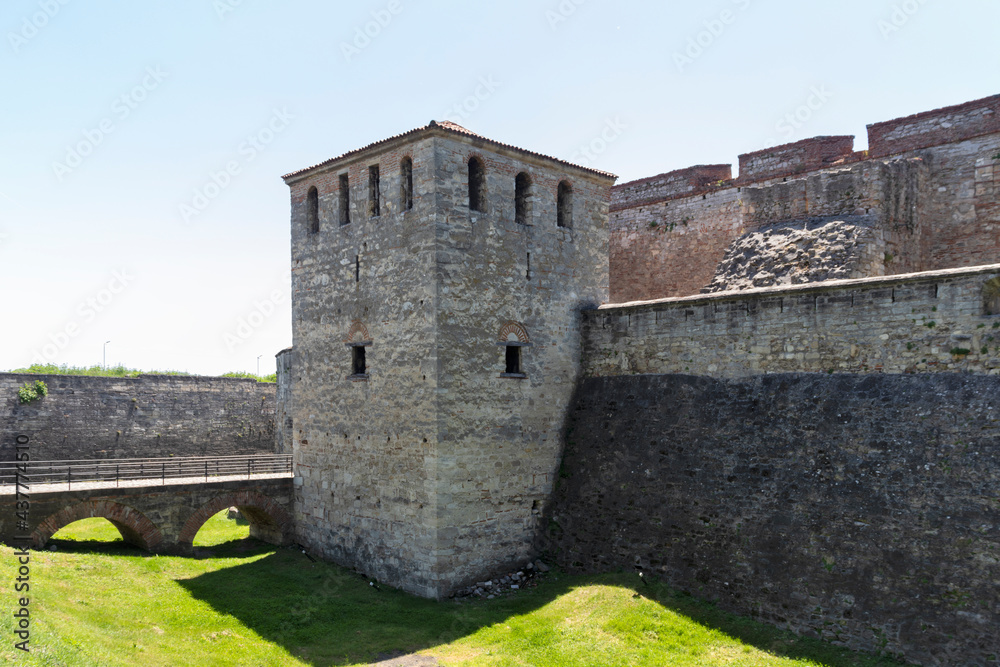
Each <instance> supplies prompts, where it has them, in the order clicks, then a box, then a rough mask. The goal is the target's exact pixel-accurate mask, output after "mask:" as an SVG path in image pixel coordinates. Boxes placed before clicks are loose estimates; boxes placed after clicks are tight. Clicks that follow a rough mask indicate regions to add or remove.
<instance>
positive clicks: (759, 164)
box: [739, 136, 854, 183]
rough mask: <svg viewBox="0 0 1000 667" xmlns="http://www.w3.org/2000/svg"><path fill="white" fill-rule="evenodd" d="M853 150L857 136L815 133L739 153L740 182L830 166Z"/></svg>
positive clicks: (761, 179) (752, 181) (750, 181)
mask: <svg viewBox="0 0 1000 667" xmlns="http://www.w3.org/2000/svg"><path fill="white" fill-rule="evenodd" d="M853 154H854V137H852V136H839V137H813V138H812V139H805V140H803V141H797V142H795V143H792V144H785V145H783V146H775V147H774V148H765V149H763V150H759V151H755V152H753V153H745V154H743V155H741V156H740V177H739V181H740V182H741V183H756V182H760V181H764V180H767V179H772V178H782V177H785V176H791V175H793V174H802V173H805V172H808V171H816V170H818V169H823V168H826V167H829V166H830V165H832V164H833V163H834V162H837V161H838V160H841V161H842V160H845V159H847V158H850V157H851V156H853Z"/></svg>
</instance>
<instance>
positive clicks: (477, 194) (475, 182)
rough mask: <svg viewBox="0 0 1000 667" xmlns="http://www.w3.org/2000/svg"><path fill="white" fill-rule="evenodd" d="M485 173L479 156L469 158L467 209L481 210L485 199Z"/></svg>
mask: <svg viewBox="0 0 1000 667" xmlns="http://www.w3.org/2000/svg"><path fill="white" fill-rule="evenodd" d="M485 194H486V193H485V175H484V173H483V163H482V162H480V161H479V158H471V159H470V160H469V210H470V211H478V212H480V213H482V212H483V205H484V203H485V202H484V201H483V200H484V199H485Z"/></svg>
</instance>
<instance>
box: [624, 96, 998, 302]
mask: <svg viewBox="0 0 1000 667" xmlns="http://www.w3.org/2000/svg"><path fill="white" fill-rule="evenodd" d="M998 117H1000V96H996V97H990V98H986V99H983V100H977V101H975V102H969V103H967V104H963V105H958V106H955V107H948V108H945V109H940V110H937V111H931V112H927V113H924V114H918V115H916V116H911V117H909V118H903V119H898V120H894V121H888V122H886V123H878V124H875V125H871V126H869V147H870V148H869V150H868V151H867V152H862V153H859V152H853V148H852V146H853V138H852V137H817V138H814V139H807V140H804V141H800V142H797V143H794V144H788V145H786V146H778V147H775V148H771V149H766V150H763V151H757V152H755V153H750V154H746V155H741V156H740V175H739V177H738V178H735V179H733V178H730V177H729V176H727V173H728V171H729V167H728V165H713V166H711V167H694V168H691V169H685V170H680V171H677V172H671V173H668V174H661V175H660V176H656V177H653V178H647V179H643V180H641V181H635V182H632V183H625V184H622V185H619V186H616V187H615V188H614V191H613V194H612V201H613V205H612V212H611V220H610V230H611V247H610V263H611V286H610V289H611V300H612V302H618V303H621V302H626V301H635V300H641V299H655V298H662V297H668V296H686V295H689V294H695V293H697V292H698V291H699V290H700V289H701V288H703V287H705V286H706V285H708V284H709V283H710V282H711V281H712V279H713V276H714V274H715V270H716V266H717V265H718V264H719V263H720V262H721V261H722V260H723V257H724V255H725V253H726V251H727V249H728V248H729V246H730V244H731V243H733V242H734V241H737V240H738V239H739V238H740V237H741V236H743V235H745V234H747V233H750V232H753V231H756V230H758V229H761V228H762V227H765V226H767V225H773V224H777V223H784V222H788V221H793V220H804V219H808V218H819V217H831V216H833V217H840V216H868V217H870V218H871V219H872V220H873V221H874V225H873V228H874V229H875V230H876V232H877V236H876V239H877V240H878V241H879V242H881V243H884V244H885V248H884V249H883V257H884V259H885V261H884V266H883V267H878V266H873V267H872V270H873V271H875V273H872V274H869V275H896V274H903V273H912V272H917V271H937V270H940V269H948V268H954V267H960V266H978V265H983V264H991V263H996V262H1000V233H997V232H998V231H1000V199H998V195H1000V192H997V189H996V183H997V181H998V180H1000V160H997V158H998V157H1000V121H998ZM712 177H718V179H717V180H711V179H712Z"/></svg>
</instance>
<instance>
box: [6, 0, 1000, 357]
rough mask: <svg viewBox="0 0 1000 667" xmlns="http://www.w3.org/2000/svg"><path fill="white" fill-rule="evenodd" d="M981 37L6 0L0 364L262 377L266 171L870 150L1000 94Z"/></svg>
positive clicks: (573, 6)
mask: <svg viewBox="0 0 1000 667" xmlns="http://www.w3.org/2000/svg"><path fill="white" fill-rule="evenodd" d="M379 20H380V22H379ZM997 26H1000V6H998V4H997V3H996V2H995V0H994V1H987V0H967V1H964V2H950V3H945V2H943V1H941V0H925V1H924V2H919V1H918V0H909V1H908V2H895V1H886V0H841V1H840V2H836V3H834V2H801V1H800V2H791V1H775V0H772V1H771V2H764V1H762V0H716V1H710V2H698V3H695V2H686V3H680V2H657V3H653V2H635V1H622V0H618V1H615V2H611V1H599V0H583V1H581V0H575V1H574V0H564V1H563V2H562V3H560V2H559V1H558V0H533V1H531V2H528V1H526V0H508V1H507V2H502V3H501V2H490V3H486V2H467V1H466V2H444V1H434V0H394V1H393V2H382V1H375V2H370V1H364V2H353V3H331V2H315V1H305V0H299V1H291V2H269V1H267V0H242V1H239V0H216V1H213V0H174V1H172V2H156V3H154V2H124V1H118V2H114V1H105V2H83V1H82V0H61V1H60V0H5V2H4V3H3V8H2V9H0V36H2V43H0V86H2V87H0V90H2V91H3V94H2V96H0V110H2V115H0V118H2V119H3V122H2V124H0V285H2V287H0V290H2V292H0V294H2V296H3V306H2V310H0V313H2V315H0V317H2V326H0V369H11V368H16V367H19V366H24V365H27V364H29V363H31V362H32V361H33V360H37V359H40V358H44V359H46V360H50V361H52V362H54V363H60V364H62V363H65V364H71V365H91V364H99V363H101V361H102V352H103V349H104V343H105V341H108V340H110V341H111V343H110V344H109V345H108V346H107V353H108V363H109V364H113V363H122V364H125V365H128V366H132V367H140V368H145V369H160V370H166V369H171V370H186V371H189V372H193V373H201V374H215V373H221V372H225V371H229V370H245V371H255V370H256V368H257V357H258V355H263V356H261V358H260V370H261V372H272V371H273V369H274V354H275V353H276V352H277V351H279V350H280V349H282V348H284V347H286V346H288V345H289V344H290V343H291V324H290V320H291V316H290V303H289V294H288V285H289V281H288V272H289V242H288V238H289V233H288V191H287V189H286V187H285V185H284V184H283V182H282V181H281V179H280V177H281V175H282V174H285V173H287V172H290V171H293V170H295V169H298V168H301V167H305V166H308V165H311V164H315V163H317V162H319V161H322V160H324V159H326V158H329V157H333V156H335V155H337V154H340V153H342V152H344V151H347V150H350V149H353V148H357V147H360V146H362V145H364V144H367V143H369V142H371V141H375V140H378V139H382V138H385V137H387V136H390V135H392V134H396V133H398V132H402V131H405V130H408V129H411V128H413V127H416V126H420V125H423V124H425V123H427V122H428V121H430V120H431V119H437V120H441V119H450V120H454V121H456V122H459V123H461V124H463V125H465V126H466V127H469V128H470V129H472V130H474V131H476V132H478V133H480V134H485V135H487V136H490V137H492V138H495V139H497V140H501V141H504V142H507V143H512V144H516V145H519V146H523V147H525V148H528V149H532V150H536V151H539V152H543V153H546V154H549V155H553V156H556V157H560V158H563V159H568V160H577V161H585V162H586V163H587V164H588V165H589V166H595V167H598V168H601V169H606V170H608V171H612V172H614V173H616V174H618V175H619V176H621V178H622V180H621V181H620V182H624V181H627V180H631V179H635V178H641V177H644V176H649V175H653V174H656V173H661V172H664V171H669V170H672V169H679V168H683V167H687V166H691V165H695V164H706V163H728V162H732V163H735V162H736V158H737V155H738V154H740V153H743V152H748V151H752V150H756V149H759V148H763V147H765V146H766V145H768V144H769V143H772V144H773V143H785V142H786V141H794V140H798V139H804V138H808V137H810V136H816V135H822V134H855V135H857V137H858V140H857V144H856V145H857V147H858V148H864V147H865V146H866V143H867V142H866V139H865V125H866V124H867V123H871V122H877V121H882V120H889V119H891V118H896V117H899V116H904V115H909V114H911V113H916V112H919V111H925V110H929V109H933V108H937V107H941V106H946V105H949V104H956V103H960V102H964V101H968V100H972V99H977V98H980V97H986V96H988V95H993V94H996V93H1000V83H997V81H998V78H997V72H998V71H1000V32H998V29H997ZM366 28H367V31H368V32H369V33H370V34H371V35H373V36H371V37H369V36H364V37H359V34H360V35H364V32H365V30H366ZM692 40H693V41H692ZM699 41H700V42H701V44H702V46H699V47H697V48H693V47H692V46H691V45H692V43H694V44H697V42H699ZM345 45H346V46H345ZM810 98H812V99H811V100H810ZM809 101H812V103H813V107H815V108H813V109H809V110H808V112H805V111H802V110H801V109H800V107H802V105H804V104H807V103H808V102H809ZM796 111H799V113H800V119H802V120H797V121H796V125H798V126H799V127H795V126H794V125H793V124H791V123H788V122H787V121H784V119H785V117H786V115H787V114H789V113H792V114H794V113H795V112H796ZM602 135H603V136H602ZM251 137H253V141H250V138H251ZM605 139H610V141H609V142H606V143H605ZM587 146H592V147H593V149H594V150H590V151H588V152H589V153H590V154H589V155H588V154H585V153H583V152H581V147H587ZM595 153H596V154H595ZM230 163H233V164H234V165H235V171H236V172H237V173H235V175H233V176H228V175H227V176H226V177H220V176H219V175H218V172H220V171H223V170H225V168H226V166H227V164H230ZM213 173H215V174H216V180H217V181H219V183H221V184H222V186H224V187H220V186H218V185H216V183H213V178H212V175H213ZM206 189H207V193H206ZM196 191H197V192H199V193H201V195H202V196H203V197H205V199H199V198H198V197H197V196H196ZM207 195H210V196H207ZM184 207H189V208H184ZM192 211H193V212H194V213H192ZM275 295H277V296H275ZM255 313H256V314H255ZM241 321H243V322H245V324H244V325H242V326H241Z"/></svg>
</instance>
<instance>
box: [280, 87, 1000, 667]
mask: <svg viewBox="0 0 1000 667" xmlns="http://www.w3.org/2000/svg"><path fill="white" fill-rule="evenodd" d="M868 130H869V148H868V150H867V151H861V152H858V151H855V150H854V146H853V143H854V140H853V137H849V136H840V137H817V138H814V139H808V140H805V141H800V142H798V143H794V144H789V145H785V146H779V147H776V148H771V149H767V150H763V151H758V152H756V153H750V154H747V155H742V156H740V165H739V175H738V176H737V177H735V178H734V176H733V173H732V167H731V166H730V165H702V166H696V167H692V168H690V169H684V170H680V171H674V172H670V173H666V174H661V175H658V176H653V177H651V178H646V179H643V180H639V181H634V182H631V183H625V184H623V185H617V186H616V185H614V183H615V180H616V177H615V176H613V175H611V174H608V173H605V172H602V171H599V170H596V169H590V168H584V167H580V166H576V165H573V164H569V163H567V162H564V161H562V160H558V159H554V158H551V157H547V156H544V155H540V154H538V153H535V152H532V151H530V150H525V149H521V148H517V147H514V146H510V145H507V144H503V143H500V142H498V141H495V140H492V139H488V138H486V137H482V136H480V135H477V134H475V133H473V132H471V131H469V130H467V129H465V128H463V127H461V126H458V125H455V124H453V123H449V122H442V123H436V122H433V121H432V122H431V123H430V124H429V125H427V126H425V127H421V128H418V129H416V130H413V131H410V132H407V133H404V134H401V135H398V136H395V137H392V138H389V139H386V140H383V141H378V142H376V143H373V144H370V145H368V146H365V147H363V148H360V149H358V150H355V151H352V152H350V153H347V154H345V155H342V156H340V157H337V158H334V159H331V160H328V161H326V162H323V163H320V164H318V165H316V166H313V167H309V168H306V169H302V170H300V171H296V172H294V173H291V174H288V175H286V176H285V177H284V178H285V181H286V183H287V184H288V186H289V188H290V190H291V210H292V213H291V236H292V258H291V259H292V271H293V320H294V321H293V339H294V344H293V347H292V348H291V349H290V350H286V351H285V352H283V353H281V354H280V355H279V394H283V395H284V398H282V396H281V395H279V413H280V415H281V420H280V422H279V428H278V431H279V432H280V433H279V438H281V439H283V442H284V443H286V445H290V447H291V449H292V451H293V452H294V459H295V469H296V479H295V503H294V504H295V521H296V532H297V535H298V537H299V539H300V540H301V541H302V542H303V543H304V544H306V545H308V546H309V547H310V548H312V549H313V550H315V551H317V552H319V553H321V554H323V555H324V556H325V557H327V558H329V559H332V560H334V561H337V562H339V563H342V564H345V565H348V566H353V567H356V568H358V569H360V570H362V571H364V572H367V573H368V574H370V575H372V576H376V577H378V578H379V579H381V580H383V581H386V582H389V583H391V584H393V585H396V586H399V587H402V588H404V589H406V590H409V591H412V592H414V593H417V594H419V595H423V596H428V597H437V598H440V597H445V596H447V595H448V594H449V593H450V592H452V591H454V590H455V589H456V588H458V587H461V586H463V585H466V584H468V583H469V582H473V581H475V580H477V579H479V578H483V577H486V576H488V575H489V574H490V573H491V572H494V571H497V570H500V569H501V568H504V567H508V566H510V565H512V564H518V563H523V562H524V561H526V560H528V559H530V558H532V557H534V556H535V555H536V554H538V553H539V552H540V551H545V552H546V553H548V554H549V555H550V556H551V557H553V558H555V559H556V560H558V561H560V562H561V564H563V565H564V566H565V567H568V568H570V569H579V570H588V569H600V568H608V567H626V568H631V567H633V566H640V567H642V568H644V569H648V570H650V571H654V572H659V573H662V574H663V576H665V577H666V578H667V579H668V580H670V581H672V582H673V583H675V584H676V585H678V586H682V587H683V586H686V585H690V587H691V588H692V589H697V590H698V591H700V594H701V595H705V596H708V597H711V598H714V599H718V600H719V601H720V602H721V603H723V604H727V605H729V606H731V607H734V608H738V609H741V610H743V611H749V612H751V613H755V614H759V615H760V616H761V617H762V618H765V619H768V620H772V621H773V622H777V623H783V624H786V625H787V626H789V627H795V628H796V629H799V630H800V631H806V632H810V631H812V632H817V633H820V634H824V635H826V636H830V637H833V638H837V639H840V640H842V641H845V642H847V643H850V644H853V645H858V646H862V647H868V648H871V649H880V648H885V649H886V650H892V651H896V652H898V653H901V654H905V655H908V656H910V657H913V656H918V657H920V656H923V659H927V658H926V656H928V655H932V654H933V655H937V656H941V655H948V656H950V657H948V658H934V659H935V660H939V659H940V660H943V663H942V664H944V663H948V664H959V663H958V662H949V661H952V660H958V659H961V660H966V661H971V662H969V664H980V662H982V664H985V663H986V662H987V661H989V660H997V654H998V653H1000V640H997V639H996V638H995V637H996V636H998V635H1000V625H998V623H997V621H998V620H1000V595H998V592H997V586H996V583H997V581H998V579H1000V566H998V560H1000V549H998V547H1000V540H998V534H997V529H998V527H1000V516H998V511H1000V506H998V505H997V502H998V501H997V500H996V499H997V498H998V497H1000V488H998V482H1000V474H998V472H1000V470H998V468H997V463H998V458H997V457H998V455H1000V448H998V445H1000V440H998V437H1000V431H998V423H1000V394H998V393H997V392H996V390H997V389H1000V384H998V383H997V381H998V380H1000V378H997V374H998V373H1000V330H998V327H1000V319H998V316H1000V265H998V263H1000V198H998V195H1000V96H998V97H993V98H988V99H984V100H979V101H975V102H970V103H967V104H962V105H959V106H955V107H950V108H946V109H941V110H937V111H931V112H926V113H921V114H917V115H914V116H911V117H907V118H902V119H898V120H893V121H888V122H883V123H877V124H874V125H871V126H869V129H868ZM805 385H808V389H803V387H804V386H805ZM803 392H804V393H803ZM799 394H801V395H799ZM806 394H808V397H807V396H806ZM910 394H912V398H911V399H909V400H907V401H906V402H905V403H904V402H903V397H904V396H908V395H910ZM793 397H794V398H795V399H796V400H798V399H799V398H801V399H802V401H803V402H804V403H803V404H802V405H797V404H796V400H793ZM807 398H808V403H805V401H806V399H807ZM862 399H863V400H862ZM894 399H898V402H897V401H896V400H894ZM859 401H860V403H859ZM810 411H812V412H815V414H813V415H812V417H811V418H810V421H811V422H812V423H811V424H810V425H809V426H808V427H804V426H803V427H801V428H797V429H785V427H786V426H788V425H790V424H792V423H799V422H801V421H802V414H803V413H804V412H810ZM918 413H919V414H918ZM826 422H830V423H829V424H826ZM845 425H846V428H847V429H850V430H849V431H845ZM800 426H801V425H800ZM896 426H898V429H896V430H898V433H894V432H893V431H894V429H895V427H896ZM735 427H739V428H735ZM782 429H785V430H784V431H782ZM776 431H777V432H781V434H780V435H779V434H777V433H776ZM626 434H631V435H629V436H626ZM897 436H899V437H897ZM900 438H902V440H901V439H900ZM693 449H695V450H694V451H693ZM973 452H974V453H973ZM699 456H700V457H702V458H703V460H702V463H701V464H698V463H692V458H694V459H695V460H697V459H698V458H699ZM942 460H946V461H947V462H948V463H947V464H946V465H945V464H943V463H942ZM945 469H947V471H945ZM956 469H958V470H960V472H958V473H956ZM726 487H728V489H729V491H726ZM755 497H757V499H756V500H754V498H755ZM748 500H750V501H752V502H749V503H748ZM692 502H693V505H692ZM640 508H641V509H640ZM938 513H942V516H940V517H938V516H937V514H938ZM944 515H947V516H948V519H945V518H944ZM959 547H960V548H961V549H962V552H961V554H957V553H955V549H957V548H959ZM720 558H721V560H720ZM708 563H711V566H710V567H709V566H706V564H708ZM930 571H932V572H933V573H932V574H930V575H928V576H925V575H927V572H930ZM831 577H839V578H837V580H836V581H831V580H829V579H830V578H831ZM917 581H919V582H922V583H920V584H919V585H918V584H916V583H915V582H917ZM920 586H923V587H930V589H933V590H930V589H929V590H927V591H922V594H921V593H918V592H915V588H914V587H917V588H919V587H920ZM956 601H957V602H956ZM911 605H912V606H911ZM929 637H933V638H934V639H932V640H929V639H928V638H929ZM930 647H933V650H931V648H930ZM942 647H943V648H942ZM991 656H992V657H991ZM961 664H966V663H965V662H962V663H961Z"/></svg>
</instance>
